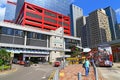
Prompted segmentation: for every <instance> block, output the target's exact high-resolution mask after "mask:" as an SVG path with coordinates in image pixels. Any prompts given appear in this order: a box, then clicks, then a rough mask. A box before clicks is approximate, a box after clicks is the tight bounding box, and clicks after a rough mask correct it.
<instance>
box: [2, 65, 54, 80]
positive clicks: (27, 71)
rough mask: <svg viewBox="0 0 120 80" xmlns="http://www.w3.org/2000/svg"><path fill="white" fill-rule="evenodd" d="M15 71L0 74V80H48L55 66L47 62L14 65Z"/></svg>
mask: <svg viewBox="0 0 120 80" xmlns="http://www.w3.org/2000/svg"><path fill="white" fill-rule="evenodd" d="M14 67H16V68H17V71H15V72H11V73H6V74H2V75H0V80H48V77H49V75H50V74H51V72H52V71H53V70H55V69H56V68H55V67H53V66H52V65H48V64H39V65H37V66H35V65H33V66H31V67H24V66H19V65H14Z"/></svg>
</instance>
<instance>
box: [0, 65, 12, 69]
mask: <svg viewBox="0 0 120 80" xmlns="http://www.w3.org/2000/svg"><path fill="white" fill-rule="evenodd" d="M7 69H10V66H7V65H4V69H3V66H0V70H7Z"/></svg>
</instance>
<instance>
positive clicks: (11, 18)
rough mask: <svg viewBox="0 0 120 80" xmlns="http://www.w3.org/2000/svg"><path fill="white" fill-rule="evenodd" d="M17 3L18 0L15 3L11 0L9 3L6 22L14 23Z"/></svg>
mask: <svg viewBox="0 0 120 80" xmlns="http://www.w3.org/2000/svg"><path fill="white" fill-rule="evenodd" d="M16 2H17V0H14V2H12V1H9V0H8V1H7V5H6V11H5V17H4V21H6V22H13V21H14V19H15V12H16Z"/></svg>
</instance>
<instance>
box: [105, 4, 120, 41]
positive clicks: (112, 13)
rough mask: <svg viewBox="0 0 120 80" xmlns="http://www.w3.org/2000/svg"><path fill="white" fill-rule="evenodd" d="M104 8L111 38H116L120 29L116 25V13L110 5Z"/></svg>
mask: <svg viewBox="0 0 120 80" xmlns="http://www.w3.org/2000/svg"><path fill="white" fill-rule="evenodd" d="M104 10H105V11H106V14H107V16H108V20H109V26H110V31H111V37H112V40H115V39H118V38H119V34H120V31H119V27H118V25H117V18H116V13H115V11H114V10H113V9H112V8H111V7H110V6H109V7H106V8H105V9H104Z"/></svg>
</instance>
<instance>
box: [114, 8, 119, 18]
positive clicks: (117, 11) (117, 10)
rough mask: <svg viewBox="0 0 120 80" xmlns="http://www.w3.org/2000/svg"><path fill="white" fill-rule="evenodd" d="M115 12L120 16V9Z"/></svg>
mask: <svg viewBox="0 0 120 80" xmlns="http://www.w3.org/2000/svg"><path fill="white" fill-rule="evenodd" d="M115 12H116V13H117V15H119V16H120V8H118V9H116V10H115Z"/></svg>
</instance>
